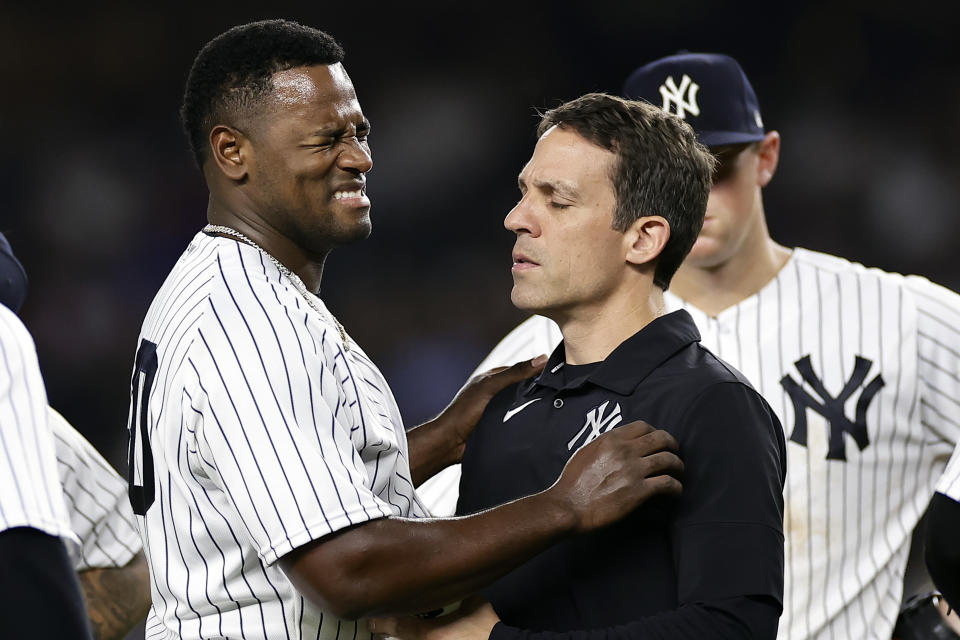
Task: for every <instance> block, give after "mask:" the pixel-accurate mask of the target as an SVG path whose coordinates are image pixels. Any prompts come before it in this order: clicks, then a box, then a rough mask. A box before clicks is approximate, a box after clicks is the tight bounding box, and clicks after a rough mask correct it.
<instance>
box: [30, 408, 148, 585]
mask: <svg viewBox="0 0 960 640" xmlns="http://www.w3.org/2000/svg"><path fill="white" fill-rule="evenodd" d="M47 422H48V423H49V425H50V431H51V432H52V433H53V444H54V447H55V449H56V456H57V472H58V476H59V478H60V485H61V487H62V488H63V496H64V498H65V499H66V503H67V515H68V516H69V518H70V526H71V528H72V529H73V531H74V533H76V534H77V536H79V538H80V546H79V547H78V548H77V553H75V554H73V556H72V558H71V559H72V560H73V568H74V569H75V570H76V571H84V570H86V569H106V568H116V567H123V566H126V564H127V563H129V562H130V561H131V560H132V559H133V557H134V556H135V555H136V554H137V552H139V551H140V549H141V545H140V532H139V531H138V530H137V524H136V522H135V521H134V519H133V511H132V510H131V509H130V500H129V499H128V498H127V483H126V481H125V480H124V479H123V478H121V477H120V476H119V474H117V472H116V471H114V470H113V467H111V466H110V464H109V463H108V462H107V461H106V460H104V459H103V456H101V455H100V453H99V452H98V451H97V450H96V449H95V448H94V447H93V445H92V444H90V443H89V442H88V441H87V439H86V438H84V437H83V436H82V435H80V434H79V433H78V432H77V430H76V429H74V428H73V427H72V426H71V425H70V423H69V422H67V421H66V420H65V419H64V417H63V416H61V415H60V414H59V413H57V412H56V411H55V410H53V409H52V408H50V407H47Z"/></svg>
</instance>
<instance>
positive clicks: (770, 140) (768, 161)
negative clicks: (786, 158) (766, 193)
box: [757, 131, 780, 187]
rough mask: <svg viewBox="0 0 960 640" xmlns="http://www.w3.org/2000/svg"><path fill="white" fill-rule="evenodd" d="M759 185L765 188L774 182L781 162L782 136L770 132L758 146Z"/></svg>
mask: <svg viewBox="0 0 960 640" xmlns="http://www.w3.org/2000/svg"><path fill="white" fill-rule="evenodd" d="M757 159H758V160H759V161H758V162H757V184H759V185H760V186H761V187H765V186H767V185H768V184H770V181H771V180H773V174H774V173H776V172H777V164H778V163H779V162H780V134H779V133H777V132H776V131H770V132H768V133H767V135H766V136H764V138H763V140H761V141H760V142H759V143H758V144H757Z"/></svg>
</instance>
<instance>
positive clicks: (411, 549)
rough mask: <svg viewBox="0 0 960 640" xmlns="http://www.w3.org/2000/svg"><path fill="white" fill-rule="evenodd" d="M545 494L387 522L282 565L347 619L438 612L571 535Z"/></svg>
mask: <svg viewBox="0 0 960 640" xmlns="http://www.w3.org/2000/svg"><path fill="white" fill-rule="evenodd" d="M576 525H577V522H576V518H575V516H574V515H573V512H572V511H571V510H570V509H569V508H568V507H567V506H566V505H565V504H564V503H563V501H562V500H560V499H558V498H557V497H556V496H554V495H553V494H552V493H551V491H550V490H547V491H545V492H543V493H540V494H537V495H535V496H531V497H529V498H525V499H522V500H517V501H514V502H512V503H509V504H506V505H502V506H500V507H497V508H496V509H490V510H488V511H485V512H482V513H479V514H476V515H473V516H467V517H463V518H453V519H444V520H407V519H399V518H384V519H380V520H374V521H371V522H368V523H365V524H362V525H360V526H357V527H354V528H351V529H349V530H345V531H342V532H339V533H336V534H333V535H331V536H328V537H327V538H324V539H322V540H320V541H317V542H316V543H312V544H310V545H307V546H306V547H302V548H301V549H298V550H296V551H294V552H293V553H291V554H289V555H288V556H286V557H284V558H283V559H282V560H281V562H282V566H283V568H284V570H285V571H286V573H287V575H288V576H289V577H290V579H291V580H292V582H293V583H294V585H295V586H296V587H297V588H298V589H299V590H300V591H301V593H303V594H304V596H305V597H307V598H308V599H310V600H311V601H313V602H314V603H315V604H317V605H318V606H320V607H321V608H323V609H324V610H326V611H330V612H331V613H333V614H335V615H337V616H339V617H342V618H347V619H355V618H360V617H367V616H370V615H401V614H410V613H417V612H420V611H426V610H430V609H435V608H439V607H442V606H444V605H446V604H448V603H450V602H453V601H456V600H459V599H461V598H463V597H464V596H466V595H468V594H471V593H473V592H475V591H476V590H477V589H479V588H481V587H483V586H486V585H487V584H489V583H490V582H492V581H493V580H495V579H496V578H498V577H500V576H502V575H503V574H504V573H506V572H507V571H510V570H511V569H513V568H515V567H516V566H517V565H519V564H520V563H522V562H523V561H525V560H527V559H528V558H530V557H532V556H533V555H535V554H536V553H538V552H540V551H542V550H543V549H544V548H546V547H547V546H549V545H550V544H552V543H553V542H555V541H557V540H558V539H560V538H562V537H564V536H566V535H569V534H570V533H572V532H573V531H574V529H575V528H576Z"/></svg>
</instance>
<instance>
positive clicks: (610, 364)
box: [524, 309, 700, 395]
mask: <svg viewBox="0 0 960 640" xmlns="http://www.w3.org/2000/svg"><path fill="white" fill-rule="evenodd" d="M694 342H700V332H699V331H697V327H696V325H695V324H694V323H693V318H691V317H690V314H689V313H687V312H686V311H685V310H683V309H680V310H679V311H674V312H673V313H668V314H667V315H664V316H660V317H659V318H655V319H654V320H653V322H651V323H650V324H648V325H647V326H645V327H643V328H642V329H640V330H639V331H637V332H636V333H635V334H633V335H632V336H630V337H629V338H627V339H626V340H624V341H623V342H622V343H621V344H620V346H618V347H617V348H616V349H614V350H613V353H611V354H610V355H609V356H607V359H606V360H604V361H603V362H602V363H601V364H600V366H599V367H597V368H596V369H594V370H593V371H592V373H589V374H587V375H584V376H580V377H576V378H574V379H572V380H567V379H566V376H564V375H563V367H564V361H565V359H566V351H565V349H564V344H563V342H561V343H560V344H559V345H558V346H557V348H556V349H554V351H553V354H552V355H551V356H550V359H549V360H547V364H546V366H545V367H544V368H543V372H542V373H541V374H540V375H539V376H538V377H537V378H536V379H535V380H534V384H532V385H530V387H529V388H528V389H527V391H526V393H525V394H524V395H531V394H532V393H533V392H534V391H535V390H537V389H538V388H539V387H550V388H551V389H555V390H557V391H560V390H565V389H574V388H577V387H580V386H583V385H584V384H585V383H586V382H588V381H589V382H591V383H593V384H595V385H598V386H601V387H604V388H606V389H610V390H611V391H614V392H615V393H619V394H621V395H627V394H630V393H632V392H633V390H634V389H636V388H637V386H638V385H639V384H640V383H641V382H643V380H644V378H646V377H647V376H648V375H650V373H651V372H653V370H654V369H656V368H657V367H659V366H660V365H661V364H662V363H663V362H664V361H665V360H667V359H668V358H669V357H670V356H672V355H673V354H675V353H676V352H677V351H679V350H680V349H683V348H684V347H686V346H688V345H690V344H691V343H694Z"/></svg>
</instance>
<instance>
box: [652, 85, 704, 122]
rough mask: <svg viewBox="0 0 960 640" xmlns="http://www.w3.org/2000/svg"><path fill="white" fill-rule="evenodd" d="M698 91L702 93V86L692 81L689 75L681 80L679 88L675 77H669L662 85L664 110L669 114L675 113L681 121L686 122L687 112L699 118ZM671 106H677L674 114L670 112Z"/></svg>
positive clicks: (661, 92) (661, 93)
mask: <svg viewBox="0 0 960 640" xmlns="http://www.w3.org/2000/svg"><path fill="white" fill-rule="evenodd" d="M698 91H700V85H698V84H697V83H696V82H694V81H693V80H691V79H690V76H688V75H687V74H683V77H682V78H680V86H679V87H678V86H677V83H676V82H675V81H674V80H673V76H667V80H666V82H664V83H663V84H662V85H660V95H661V96H663V110H664V111H666V112H667V113H675V114H676V115H677V116H678V117H679V118H680V119H681V120H686V118H687V111H689V112H690V113H692V114H693V115H695V116H699V115H700V106H699V105H698V104H697V92H698ZM684 96H686V97H684ZM671 104H673V105H675V106H676V109H675V110H674V111H672V112H671V111H670V105H671Z"/></svg>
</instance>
